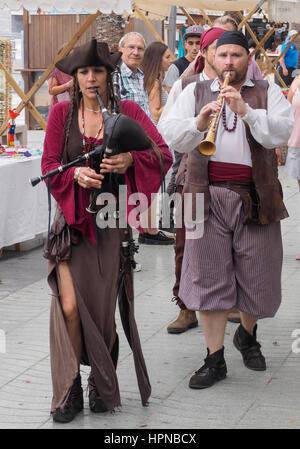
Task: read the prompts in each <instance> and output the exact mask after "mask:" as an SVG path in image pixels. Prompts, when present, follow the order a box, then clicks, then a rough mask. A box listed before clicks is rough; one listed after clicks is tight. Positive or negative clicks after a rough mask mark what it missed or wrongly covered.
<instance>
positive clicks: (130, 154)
mask: <svg viewBox="0 0 300 449" xmlns="http://www.w3.org/2000/svg"><path fill="white" fill-rule="evenodd" d="M128 154H129V156H130V157H131V165H130V167H132V166H133V165H134V159H133V156H132V153H131V151H128Z"/></svg>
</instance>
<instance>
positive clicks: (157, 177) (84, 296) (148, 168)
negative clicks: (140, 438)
mask: <svg viewBox="0 0 300 449" xmlns="http://www.w3.org/2000/svg"><path fill="white" fill-rule="evenodd" d="M117 57H120V55H117ZM116 63H117V58H116V57H115V55H114V56H112V55H110V53H109V50H108V46H107V44H106V43H99V42H96V40H95V39H92V41H91V42H89V43H87V44H85V45H83V46H81V47H77V48H75V49H74V51H73V53H72V54H71V55H69V56H67V57H65V58H63V59H61V60H60V61H59V62H58V63H57V64H56V66H57V67H58V68H59V69H60V70H62V71H63V72H65V73H68V74H70V75H72V76H73V79H74V88H73V96H72V98H71V100H70V103H68V102H61V103H58V104H57V105H55V106H54V108H53V109H52V111H51V114H50V116H49V119H48V124H47V130H46V137H45V143H44V152H43V157H42V172H43V173H44V174H45V173H47V172H49V171H52V170H54V169H57V168H58V167H60V166H61V161H63V162H64V163H67V162H70V161H72V160H74V159H76V158H77V157H78V156H80V155H82V154H83V153H88V152H90V151H91V150H93V149H94V148H95V146H98V145H100V144H101V143H102V140H103V135H104V134H103V133H104V131H105V125H104V126H103V123H104V111H103V114H102V109H101V108H100V107H99V102H98V97H97V94H96V90H97V92H98V95H100V97H101V99H102V102H103V103H104V105H105V107H106V108H107V110H108V111H111V110H112V105H114V106H117V109H119V110H120V112H121V113H123V114H124V115H125V116H128V117H130V118H131V119H133V121H132V122H133V123H135V126H137V125H136V122H138V123H139V124H140V126H141V128H142V129H143V130H142V134H143V135H145V136H146V140H147V143H148V141H149V148H147V149H143V150H142V151H132V152H131V151H127V152H121V153H117V154H115V155H113V156H111V157H110V158H108V157H104V158H103V159H102V162H101V164H100V161H99V162H98V164H100V166H99V165H98V166H96V165H94V164H95V163H94V162H93V160H92V159H89V160H88V162H87V163H85V162H82V163H81V164H79V165H78V166H75V167H74V166H73V167H69V168H67V169H66V170H65V171H63V172H62V173H59V174H57V175H54V176H53V177H52V178H51V193H52V195H53V196H54V198H55V200H56V201H57V204H58V206H59V207H58V210H57V213H56V219H55V221H54V225H53V227H52V231H53V232H52V236H54V237H53V241H54V244H53V248H54V249H55V251H54V252H53V251H52V252H51V256H52V257H50V256H49V255H48V258H50V261H49V272H48V282H49V284H50V287H51V289H52V294H53V296H52V305H51V315H50V355H51V373H52V383H53V399H52V407H51V413H52V416H53V420H54V421H56V422H61V423H64V422H69V421H71V420H72V419H74V417H75V416H76V414H77V413H79V412H80V411H81V410H82V409H83V394H82V387H81V377H80V363H84V364H86V365H90V367H91V372H90V376H89V379H88V387H89V407H90V409H91V411H92V412H95V413H98V412H105V411H111V410H114V409H115V408H116V407H118V406H119V405H121V400H120V392H119V385H118V379H117V375H116V366H117V361H118V350H119V349H118V348H119V345H118V334H117V332H116V323H115V309H116V300H117V297H118V298H119V300H118V302H119V309H120V315H121V319H122V325H123V328H124V332H125V334H126V337H127V340H128V342H129V344H130V346H131V348H132V351H133V357H134V362H135V368H136V374H137V378H138V385H139V389H140V394H141V400H142V404H143V405H146V404H147V401H148V398H149V396H150V392H151V386H150V382H149V378H148V374H147V369H146V365H145V361H144V358H143V354H142V350H141V345H140V340H139V335H138V330H137V326H136V322H135V318H134V301H133V299H134V298H133V273H132V266H131V258H130V256H131V254H130V245H131V244H132V234H131V230H130V228H129V225H126V224H125V227H122V226H120V227H119V220H118V219H117V220H116V227H101V226H100V227H99V226H97V223H98V222H97V220H96V223H95V221H94V218H93V217H94V216H95V215H93V214H91V213H89V212H88V211H87V208H88V206H89V204H90V200H91V194H92V193H93V192H94V190H95V189H102V190H103V191H104V192H107V191H109V190H106V188H107V187H110V190H111V193H113V194H114V195H115V197H116V198H117V199H118V200H120V198H118V185H119V184H123V185H124V186H126V187H127V194H128V196H129V195H130V194H132V193H137V192H141V193H143V194H144V195H146V197H147V200H148V204H149V201H150V198H151V193H154V192H157V190H158V189H159V186H160V183H161V171H162V170H164V171H165V172H167V170H168V169H169V167H170V165H171V162H172V156H171V153H170V151H169V150H168V147H167V146H166V144H165V142H164V141H163V140H162V137H161V136H160V134H159V133H158V132H157V130H156V127H155V126H154V125H153V123H152V121H151V120H150V119H149V118H148V117H147V115H146V114H145V113H144V112H143V111H142V109H141V108H140V107H139V106H138V105H137V104H136V103H134V102H132V101H128V100H127V101H121V102H120V103H119V101H118V98H117V95H116V94H115V91H114V90H113V88H112V86H113V83H112V75H111V74H112V71H113V70H114V67H115V64H116ZM135 121H136V122H135ZM147 136H149V137H150V138H151V139H152V141H153V142H154V143H153V144H151V143H150V139H149V137H147ZM133 137H134V138H135V139H137V135H136V134H134V136H133ZM122 144H123V142H118V145H122ZM107 174H109V176H108V178H107V176H106V175H107ZM145 178H146V179H147V180H148V182H145ZM111 181H112V182H111ZM128 196H127V198H125V203H127V199H128ZM146 207H147V206H146ZM132 208H133V207H131V209H132ZM129 212H130V208H129V207H128V213H129ZM125 220H126V217H125ZM125 223H126V221H125ZM67 230H69V233H70V237H69V239H65V237H66V235H67V234H66V231H67ZM66 242H67V243H68V244H67V245H66ZM66 246H67V247H66ZM128 247H129V251H127V252H126V251H125V249H126V248H128ZM123 248H125V249H124V250H123Z"/></svg>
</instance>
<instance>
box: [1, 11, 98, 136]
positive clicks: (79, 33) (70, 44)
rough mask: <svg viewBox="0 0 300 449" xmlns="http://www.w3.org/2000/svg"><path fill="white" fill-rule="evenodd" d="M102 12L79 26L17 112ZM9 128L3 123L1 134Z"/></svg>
mask: <svg viewBox="0 0 300 449" xmlns="http://www.w3.org/2000/svg"><path fill="white" fill-rule="evenodd" d="M99 14H100V11H97V12H96V13H95V14H92V15H91V16H90V17H89V18H88V19H87V20H86V21H85V23H84V24H83V25H82V26H81V27H80V28H79V30H78V31H77V32H76V33H75V34H74V36H73V37H72V39H71V40H70V41H69V42H68V43H67V45H66V46H65V47H64V48H63V49H62V51H61V52H60V53H59V55H57V56H56V58H55V60H54V61H53V62H52V64H50V66H49V67H48V68H47V69H46V70H45V72H44V73H43V75H42V76H41V77H40V79H39V80H38V81H37V82H36V83H35V84H34V85H33V86H32V88H31V89H30V91H29V92H27V94H24V98H23V101H22V102H21V103H19V104H18V106H17V107H16V112H18V113H20V112H21V111H22V109H23V108H24V107H25V106H27V104H28V102H29V100H30V99H31V97H32V96H33V95H34V94H35V93H36V92H37V91H38V90H39V88H40V87H41V86H42V85H43V84H44V82H45V81H46V80H47V78H48V76H49V75H50V73H51V72H53V70H54V68H55V64H56V63H57V62H58V61H59V60H60V59H62V58H63V57H64V56H66V55H67V54H68V53H69V51H70V50H71V49H72V48H73V47H74V45H75V44H76V42H77V41H78V40H79V39H80V37H81V36H82V34H83V33H84V32H85V31H86V30H87V28H88V27H89V26H90V25H91V23H92V22H93V21H94V20H95V19H96V17H98V16H99ZM6 128H7V124H3V125H2V127H1V129H0V136H1V135H2V134H3V133H4V131H5V130H6Z"/></svg>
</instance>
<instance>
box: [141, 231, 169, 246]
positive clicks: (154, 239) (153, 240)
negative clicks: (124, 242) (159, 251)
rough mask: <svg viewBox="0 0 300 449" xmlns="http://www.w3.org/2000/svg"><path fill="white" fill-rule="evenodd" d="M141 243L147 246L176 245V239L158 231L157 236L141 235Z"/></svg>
mask: <svg viewBox="0 0 300 449" xmlns="http://www.w3.org/2000/svg"><path fill="white" fill-rule="evenodd" d="M138 242H139V243H144V244H145V245H174V243H175V239H174V238H173V237H167V236H166V234H164V233H163V232H162V231H158V233H157V234H148V232H145V233H144V234H140V235H139V239H138Z"/></svg>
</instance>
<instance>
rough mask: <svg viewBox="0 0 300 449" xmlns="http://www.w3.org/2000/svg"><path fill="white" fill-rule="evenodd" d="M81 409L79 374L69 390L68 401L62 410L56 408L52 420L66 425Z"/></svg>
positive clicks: (81, 398) (81, 396)
mask: <svg viewBox="0 0 300 449" xmlns="http://www.w3.org/2000/svg"><path fill="white" fill-rule="evenodd" d="M82 409H83V391H82V387H81V377H80V374H78V376H77V377H76V379H75V380H74V382H73V385H72V387H71V389H70V392H69V396H68V399H67V401H66V403H65V405H64V407H63V408H57V409H56V410H55V411H54V412H53V414H52V418H53V421H55V422H60V423H67V422H70V421H72V420H73V419H74V418H75V416H76V415H77V413H79V412H80V411H81V410H82Z"/></svg>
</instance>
